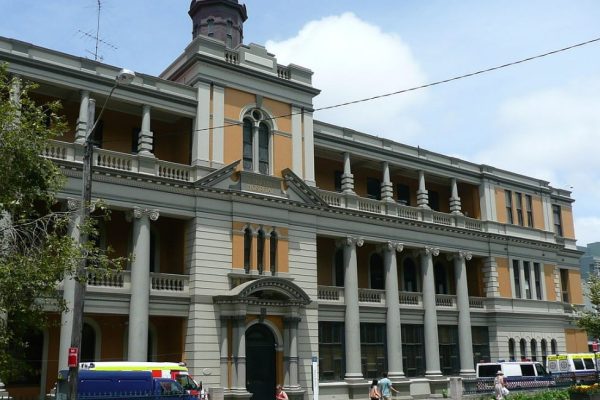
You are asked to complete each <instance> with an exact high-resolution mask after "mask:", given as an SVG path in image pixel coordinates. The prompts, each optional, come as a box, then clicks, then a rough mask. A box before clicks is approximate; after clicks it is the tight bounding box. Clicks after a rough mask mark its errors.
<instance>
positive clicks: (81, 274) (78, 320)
mask: <svg viewBox="0 0 600 400" xmlns="http://www.w3.org/2000/svg"><path fill="white" fill-rule="evenodd" d="M133 78H135V73H134V72H133V71H130V70H128V69H122V70H121V71H119V74H118V75H117V76H116V77H115V83H114V85H113V87H112V88H111V89H110V92H109V93H108V96H107V97H106V100H105V101H104V104H103V105H102V108H101V109H100V113H99V114H98V118H96V120H94V114H95V108H96V101H95V100H94V99H90V100H89V103H88V124H87V130H86V136H85V142H84V150H83V172H82V182H83V186H82V190H81V192H82V193H81V210H80V213H81V214H80V215H81V220H80V222H79V223H80V225H81V226H84V227H85V224H86V223H87V220H88V218H89V216H90V205H91V202H92V165H93V157H92V156H93V153H94V143H93V141H92V136H93V134H94V130H95V129H96V126H97V125H98V122H99V121H100V118H102V114H103V113H104V109H105V108H106V105H107V104H108V100H110V98H111V97H112V95H113V93H114V91H115V89H116V88H117V86H119V85H127V84H129V83H131V81H133ZM91 121H94V123H93V124H90V122H91ZM87 240H88V234H87V232H86V229H85V228H84V229H81V231H80V234H79V242H80V245H83V244H85V243H87ZM87 262H88V259H87V254H85V253H84V254H83V257H82V258H81V262H80V263H79V266H78V267H77V271H76V273H75V292H74V296H73V327H72V330H71V349H69V354H71V351H73V352H74V353H75V355H76V357H73V358H74V361H75V363H74V364H75V365H73V363H72V362H71V360H69V399H71V400H75V399H77V381H78V378H79V356H80V355H81V352H80V349H81V332H82V330H83V303H84V299H85V288H86V281H87V275H86V269H87ZM73 349H74V350H73Z"/></svg>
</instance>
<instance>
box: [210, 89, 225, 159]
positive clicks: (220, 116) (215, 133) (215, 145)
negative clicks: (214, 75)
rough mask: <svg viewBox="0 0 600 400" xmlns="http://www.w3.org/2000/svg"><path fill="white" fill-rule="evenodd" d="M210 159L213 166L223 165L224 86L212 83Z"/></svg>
mask: <svg viewBox="0 0 600 400" xmlns="http://www.w3.org/2000/svg"><path fill="white" fill-rule="evenodd" d="M212 101H213V108H212V113H213V115H212V126H213V129H212V160H211V165H212V166H213V167H214V168H220V167H221V166H223V162H224V161H223V160H224V159H225V128H223V126H224V125H225V88H224V87H222V86H217V85H215V84H213V100H212Z"/></svg>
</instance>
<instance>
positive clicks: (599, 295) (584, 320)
mask: <svg viewBox="0 0 600 400" xmlns="http://www.w3.org/2000/svg"><path fill="white" fill-rule="evenodd" d="M586 292H587V295H588V298H589V299H590V302H591V303H592V307H593V308H594V310H593V311H583V312H582V313H581V314H580V315H579V316H578V318H577V326H579V327H580V328H583V329H585V330H586V331H587V333H588V336H591V337H594V338H598V337H600V313H599V311H600V277H598V276H596V275H593V276H591V277H590V279H589V280H588V282H587V290H586Z"/></svg>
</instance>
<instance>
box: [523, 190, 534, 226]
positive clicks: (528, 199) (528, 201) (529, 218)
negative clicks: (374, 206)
mask: <svg viewBox="0 0 600 400" xmlns="http://www.w3.org/2000/svg"><path fill="white" fill-rule="evenodd" d="M525 207H527V226H528V227H530V228H533V201H532V199H531V196H530V195H528V194H526V195H525Z"/></svg>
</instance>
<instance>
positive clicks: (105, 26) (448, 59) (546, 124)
mask: <svg viewBox="0 0 600 400" xmlns="http://www.w3.org/2000/svg"><path fill="white" fill-rule="evenodd" d="M241 2H242V3H244V4H246V7H247V10H248V20H247V21H246V23H245V24H244V43H247V44H248V43H256V44H260V45H263V46H265V47H266V48H267V49H268V50H269V51H270V52H271V53H273V54H275V56H276V57H277V60H278V62H279V63H280V64H284V65H287V64H289V63H294V64H298V65H302V66H304V67H307V68H310V69H311V70H313V71H314V76H313V85H314V86H315V87H317V88H319V89H321V90H322V92H321V94H320V95H319V96H317V97H316V98H315V102H314V105H315V107H317V108H319V107H324V106H329V105H334V104H338V103H342V102H346V101H350V100H356V99H361V98H366V97H371V96H375V95H379V94H382V93H389V92H395V91H399V90H402V89H407V88H411V87H414V86H419V85H422V84H426V83H430V82H434V81H439V80H443V79H447V78H451V77H454V76H458V75H463V74H466V73H470V72H474V71H477V70H480V69H485V68H489V67H494V66H497V65H502V64H505V63H509V62H511V61H516V60H520V59H523V58H527V57H530V56H534V55H537V54H542V53H546V52H548V51H552V50H556V49H559V48H563V47H567V46H570V45H572V44H576V43H580V42H585V41H588V40H592V39H595V38H598V37H600V25H599V24H598V20H599V19H600V2H599V1H595V0H589V1H586V0H565V1H562V0H543V1H542V0H527V1H523V0H502V1H500V0H487V1H480V0H477V1H475V0H461V1H458V0H377V1H367V0H302V1H298V0H295V1H291V0H245V1H244V0H242V1H241ZM97 5H98V0H52V1H41V0H0V10H2V15H3V18H2V19H1V20H2V21H1V22H0V36H4V37H9V38H15V39H19V40H23V41H26V42H30V43H33V44H35V45H38V46H42V47H47V48H50V49H54V50H58V51H62V52H65V53H69V54H73V55H77V56H81V57H88V58H93V57H94V56H93V50H94V47H95V43H94V41H93V40H92V39H90V38H89V37H88V36H86V33H87V34H92V35H94V34H95V32H96V27H97V15H98V14H97ZM189 5H190V0H101V11H100V30H99V33H100V34H99V36H100V38H101V39H102V40H103V41H104V42H106V43H108V44H110V45H108V44H103V43H100V48H99V54H100V56H101V57H102V60H103V62H105V63H107V64H111V65H115V66H117V67H122V68H129V69H132V70H134V71H136V72H142V73H146V74H150V75H158V74H160V72H162V71H163V70H164V69H165V68H166V67H167V66H168V65H169V64H170V63H171V61H173V60H174V59H175V58H176V57H177V56H179V55H180V54H181V53H182V52H183V49H184V48H185V46H186V45H187V44H188V43H189V42H190V40H191V38H192V36H191V29H192V24H191V19H190V18H189V16H188V15H187V11H188V9H189ZM594 27H596V28H594ZM599 65H600V42H595V43H593V44H590V45H587V46H582V47H579V48H576V49H573V50H570V51H567V52H562V53H559V54H556V55H552V56H549V57H544V58H541V59H537V60H534V61H531V62H528V63H523V64H519V65H517V66H513V67H509V68H504V69H501V70H498V71H494V72H490V73H487V74H481V75H477V76H475V77H471V78H467V79H461V80H458V81H454V82H452V83H448V84H444V85H439V86H434V87H430V88H427V89H424V90H418V91H414V92H410V93H405V94H399V95H396V96H391V97H386V98H384V99H380V100H375V101H371V102H367V103H361V104H358V105H354V106H348V107H342V108H338V109H336V110H330V111H320V112H319V111H318V112H316V113H315V119H317V120H320V121H324V122H330V123H334V124H337V125H341V126H344V127H348V128H352V129H355V130H358V131H362V132H365V133H368V134H371V135H375V136H380V137H385V138H389V139H392V140H395V141H398V142H401V143H405V144H408V145H411V146H420V147H421V148H425V149H428V150H431V151H434V152H438V153H442V154H446V155H451V156H455V157H458V158H461V159H465V160H468V161H471V162H476V163H482V164H488V165H492V166H494V167H497V168H501V169H506V170H510V171H514V172H517V173H521V174H525V175H528V176H533V177H535V178H539V179H544V180H547V181H549V182H550V184H551V185H552V186H553V187H556V188H561V189H566V190H570V191H572V197H573V198H575V200H576V201H575V203H574V207H573V208H574V216H575V233H576V236H577V239H578V244H579V245H585V244H587V243H591V242H597V241H600V206H599V205H600V68H599Z"/></svg>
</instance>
